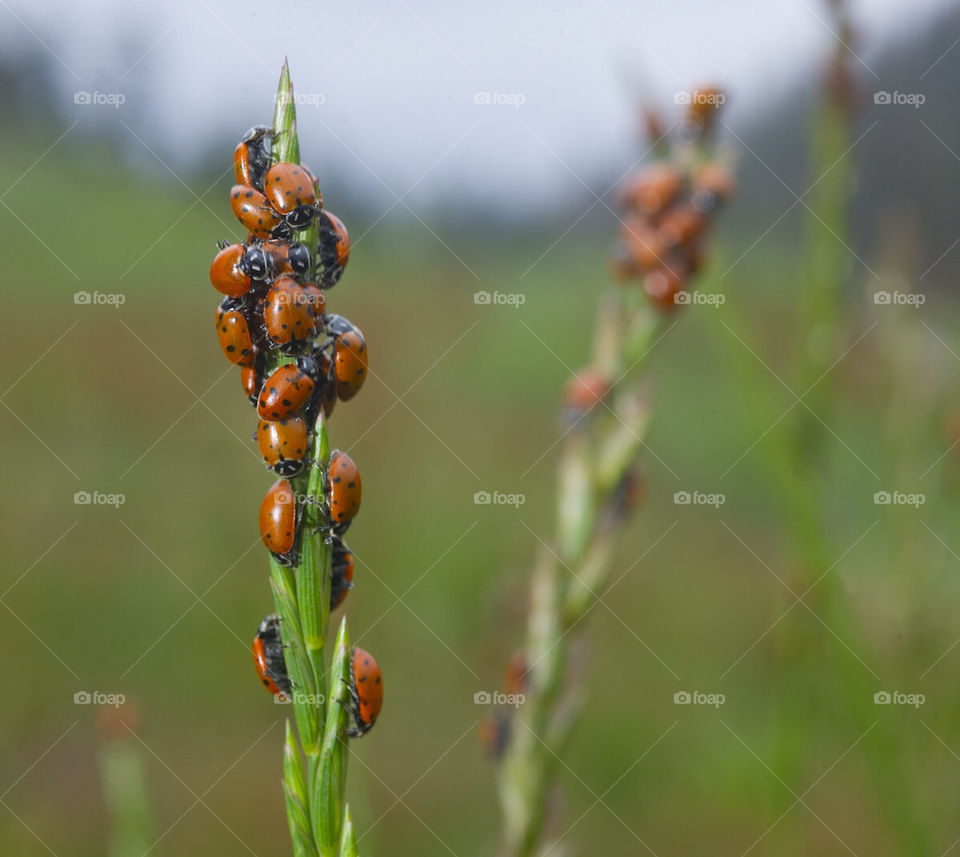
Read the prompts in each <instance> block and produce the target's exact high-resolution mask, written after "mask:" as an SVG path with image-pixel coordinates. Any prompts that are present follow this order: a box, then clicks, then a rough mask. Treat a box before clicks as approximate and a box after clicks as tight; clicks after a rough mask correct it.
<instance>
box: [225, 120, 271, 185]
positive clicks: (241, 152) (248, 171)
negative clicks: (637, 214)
mask: <svg viewBox="0 0 960 857" xmlns="http://www.w3.org/2000/svg"><path fill="white" fill-rule="evenodd" d="M272 136H273V130H272V129H271V128H268V127H267V126H266V125H254V126H253V127H252V128H251V129H250V130H249V131H247V133H246V134H244V135H243V137H241V138H240V142H239V143H237V148H236V149H234V150H233V175H234V177H235V178H236V180H237V184H245V185H250V186H251V187H255V188H256V189H257V190H263V177H264V175H265V174H266V172H267V168H268V167H269V166H270V149H269V148H268V147H267V139H268V138H270V137H272Z"/></svg>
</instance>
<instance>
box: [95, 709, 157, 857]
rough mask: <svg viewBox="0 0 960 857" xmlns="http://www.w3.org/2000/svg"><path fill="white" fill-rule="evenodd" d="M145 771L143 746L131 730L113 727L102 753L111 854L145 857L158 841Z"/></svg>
mask: <svg viewBox="0 0 960 857" xmlns="http://www.w3.org/2000/svg"><path fill="white" fill-rule="evenodd" d="M146 774H147V772H146V766H145V765H144V759H143V750H142V747H141V745H140V744H139V743H138V742H137V741H136V740H134V739H133V738H132V737H131V734H130V733H129V732H126V733H125V732H124V731H123V730H122V729H120V728H119V727H116V726H115V727H114V728H112V729H110V730H109V734H108V735H107V738H106V740H105V741H104V743H103V749H102V750H101V753H100V777H101V781H102V783H103V796H104V801H105V803H106V805H107V816H108V818H109V829H110V841H109V843H108V845H107V855H108V857H142V855H144V854H146V853H148V852H149V851H150V850H151V848H152V846H153V845H154V844H155V843H154V841H153V840H154V836H153V835H152V831H153V829H154V824H153V813H152V811H151V808H150V799H149V797H148V795H147V786H146V781H147V775H146Z"/></svg>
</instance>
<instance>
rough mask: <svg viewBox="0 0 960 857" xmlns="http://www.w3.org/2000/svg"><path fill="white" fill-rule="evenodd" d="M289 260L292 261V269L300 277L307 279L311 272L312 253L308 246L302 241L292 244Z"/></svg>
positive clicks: (288, 255)
mask: <svg viewBox="0 0 960 857" xmlns="http://www.w3.org/2000/svg"><path fill="white" fill-rule="evenodd" d="M287 258H288V259H289V260H290V269H291V270H292V271H293V273H294V274H296V275H297V276H298V277H305V276H306V275H307V274H308V273H309V272H310V262H311V260H310V251H309V250H308V249H307V245H306V244H303V243H302V242H300V241H296V242H294V243H293V244H291V245H290V249H289V251H288V254H287Z"/></svg>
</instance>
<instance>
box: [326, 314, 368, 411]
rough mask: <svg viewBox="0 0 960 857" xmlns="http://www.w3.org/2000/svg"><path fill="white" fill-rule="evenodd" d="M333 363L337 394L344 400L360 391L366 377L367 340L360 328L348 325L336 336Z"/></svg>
mask: <svg viewBox="0 0 960 857" xmlns="http://www.w3.org/2000/svg"><path fill="white" fill-rule="evenodd" d="M333 364H334V373H335V375H336V379H337V395H338V396H339V397H340V398H341V399H342V400H343V401H345V402H346V401H348V400H349V399H352V398H353V397H354V396H355V395H357V393H359V392H360V388H361V387H362V386H363V382H364V380H365V379H366V377H367V341H366V339H364V337H363V333H362V332H361V331H360V328H358V327H354V326H353V325H350V330H346V331H344V332H343V333H341V334H340V335H339V336H338V337H337V338H336V340H335V342H334V344H333Z"/></svg>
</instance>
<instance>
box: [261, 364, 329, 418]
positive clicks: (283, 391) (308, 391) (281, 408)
mask: <svg viewBox="0 0 960 857" xmlns="http://www.w3.org/2000/svg"><path fill="white" fill-rule="evenodd" d="M317 372H318V369H317V364H316V361H315V360H314V359H313V358H311V357H298V358H297V360H296V362H295V363H285V364H284V365H283V366H280V367H278V368H277V369H275V370H274V372H273V374H271V375H270V377H269V378H267V380H266V381H264V382H263V387H262V388H261V389H260V395H259V397H258V398H257V414H258V415H259V416H260V419H262V420H285V419H287V417H292V416H293V415H294V414H296V413H297V411H299V410H300V408H302V407H303V406H304V405H305V404H306V403H307V402H308V401H309V400H310V397H311V396H312V395H313V391H314V389H315V388H316V381H315V380H314V379H315V378H316V377H317Z"/></svg>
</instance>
